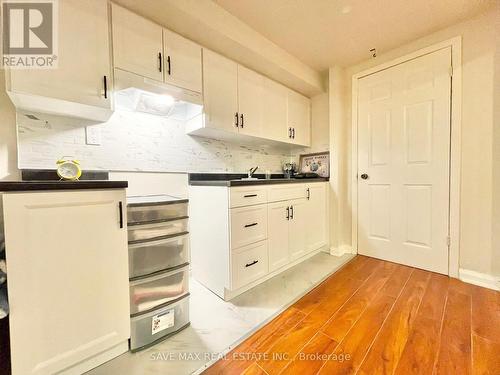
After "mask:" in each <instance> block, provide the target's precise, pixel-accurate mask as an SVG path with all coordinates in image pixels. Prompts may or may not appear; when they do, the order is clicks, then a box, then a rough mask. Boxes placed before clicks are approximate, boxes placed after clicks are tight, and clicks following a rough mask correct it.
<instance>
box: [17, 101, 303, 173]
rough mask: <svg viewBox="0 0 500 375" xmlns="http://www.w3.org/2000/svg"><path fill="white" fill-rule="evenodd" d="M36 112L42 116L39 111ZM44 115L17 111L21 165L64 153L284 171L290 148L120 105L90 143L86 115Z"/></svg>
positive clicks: (114, 163)
mask: <svg viewBox="0 0 500 375" xmlns="http://www.w3.org/2000/svg"><path fill="white" fill-rule="evenodd" d="M35 116H38V115H36V114H35ZM39 118H41V119H43V120H38V119H36V118H35V119H34V118H29V117H28V116H26V114H24V113H22V112H18V113H17V126H18V150H19V151H18V153H19V168H21V169H28V168H33V169H38V168H43V169H47V168H48V169H53V168H55V162H56V160H58V159H59V158H61V157H62V156H71V157H74V158H75V159H78V160H80V162H81V164H82V168H83V169H96V170H110V171H148V172H219V173H221V172H235V173H242V172H246V171H247V170H248V169H249V168H250V167H253V166H256V165H258V166H259V169H260V171H261V172H264V171H266V170H269V171H271V172H272V173H280V172H281V166H282V163H283V162H284V161H289V160H290V159H291V158H294V155H291V154H290V152H288V151H285V150H279V149H275V148H273V147H252V146H246V145H243V144H241V145H238V144H231V143H228V142H223V141H219V140H213V139H208V138H201V137H195V136H190V135H187V134H185V123H184V122H183V121H179V120H176V119H172V118H168V119H167V118H162V117H159V116H154V115H149V114H144V113H139V112H128V111H124V110H117V111H115V113H114V114H113V116H112V117H111V118H110V120H109V121H107V122H106V123H102V124H97V125H92V126H97V127H99V128H100V131H101V144H100V145H97V146H96V145H87V144H86V136H85V126H86V125H88V124H86V123H85V122H84V121H81V120H75V119H67V118H62V117H57V116H48V115H43V116H39Z"/></svg>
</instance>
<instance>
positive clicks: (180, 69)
mask: <svg viewBox="0 0 500 375" xmlns="http://www.w3.org/2000/svg"><path fill="white" fill-rule="evenodd" d="M163 42H164V46H165V48H164V51H165V58H164V59H163V62H164V70H165V82H167V83H171V84H172V85H176V86H179V87H182V88H185V89H188V90H192V91H196V92H201V86H202V83H201V47H200V46H199V45H198V44H196V43H194V42H192V41H190V40H188V39H186V38H183V37H182V36H180V35H178V34H176V33H173V32H172V31H170V30H167V29H163Z"/></svg>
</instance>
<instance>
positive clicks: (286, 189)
mask: <svg viewBox="0 0 500 375" xmlns="http://www.w3.org/2000/svg"><path fill="white" fill-rule="evenodd" d="M299 198H306V186H305V184H290V185H272V186H270V187H269V190H268V201H269V202H278V201H288V200H291V199H299Z"/></svg>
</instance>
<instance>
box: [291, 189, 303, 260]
mask: <svg viewBox="0 0 500 375" xmlns="http://www.w3.org/2000/svg"><path fill="white" fill-rule="evenodd" d="M306 202H307V201H306V199H305V198H301V199H294V200H292V201H290V202H289V203H290V227H289V234H290V235H289V239H290V245H289V247H288V249H289V251H290V260H291V261H293V260H295V259H298V258H300V257H302V256H303V255H305V254H307V241H306V227H307V203H306Z"/></svg>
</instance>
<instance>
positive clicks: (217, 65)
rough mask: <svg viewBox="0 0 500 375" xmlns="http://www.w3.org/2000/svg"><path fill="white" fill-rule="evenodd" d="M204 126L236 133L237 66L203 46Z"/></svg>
mask: <svg viewBox="0 0 500 375" xmlns="http://www.w3.org/2000/svg"><path fill="white" fill-rule="evenodd" d="M203 103H204V108H203V110H204V112H205V126H206V127H209V128H213V129H220V130H224V131H227V132H232V133H237V132H238V124H237V114H238V65H237V64H236V63H235V62H234V61H231V60H229V59H226V58H225V57H223V56H221V55H218V54H216V53H214V52H212V51H209V50H207V49H203Z"/></svg>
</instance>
